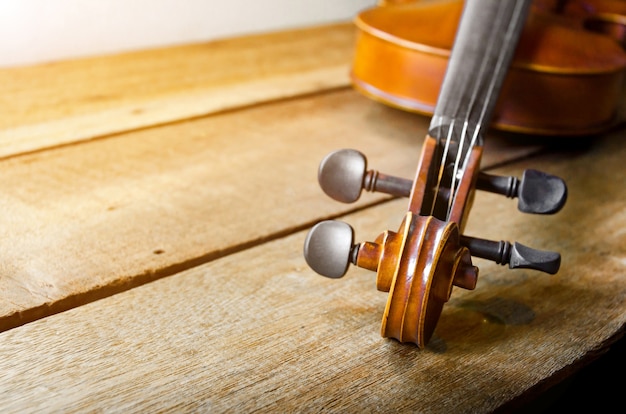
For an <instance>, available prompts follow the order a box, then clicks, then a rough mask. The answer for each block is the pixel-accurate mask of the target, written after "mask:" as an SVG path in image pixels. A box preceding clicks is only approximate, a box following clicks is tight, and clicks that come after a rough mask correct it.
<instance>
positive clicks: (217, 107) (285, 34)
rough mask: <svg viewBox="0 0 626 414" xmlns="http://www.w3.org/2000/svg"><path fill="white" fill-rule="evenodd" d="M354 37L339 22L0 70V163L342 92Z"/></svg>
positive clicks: (349, 26) (351, 32)
mask: <svg viewBox="0 0 626 414" xmlns="http://www.w3.org/2000/svg"><path fill="white" fill-rule="evenodd" d="M353 39H354V29H353V27H352V25H351V24H350V23H344V24H336V25H329V26H322V27H314V28H308V29H299V30H292V31H282V32H277V33H269V34H263V35H257V36H246V37H241V38H235V39H226V40H221V41H214V42H210V43H204V44H195V45H185V46H178V47H169V48H162V49H155V50H147V51H140V52H133V53H125V54H120V55H114V56H103V57H95V58H88V59H80V60H72V61H62V62H56V63H50V64H46V65H38V66H33V67H20V68H11V69H0V108H1V109H2V117H1V118H0V158H2V157H8V156H11V155H15V154H19V153H24V152H32V151H36V150H39V149H42V148H48V147H54V146H58V145H65V144H68V143H73V142H78V141H84V140H89V139H93V138H97V137H101V136H104V135H109V134H115V133H120V132H123V131H128V130H132V129H138V128H143V127H149V126H154V125H157V124H163V123H168V122H173V121H178V120H181V119H189V118H193V117H199V116H203V115H207V114H210V113H215V112H219V111H224V110H229V109H233V108H237V107H241V106H247V105H253V104H257V103H260V102H267V101H271V100H275V99H283V98H288V97H293V96H299V95H302V94H307V93H314V92H320V91H324V90H328V89H333V88H340V87H347V86H348V85H349V79H348V71H349V64H350V62H351V59H352V48H353ZM313 50H314V51H315V53H312V52H311V51H313Z"/></svg>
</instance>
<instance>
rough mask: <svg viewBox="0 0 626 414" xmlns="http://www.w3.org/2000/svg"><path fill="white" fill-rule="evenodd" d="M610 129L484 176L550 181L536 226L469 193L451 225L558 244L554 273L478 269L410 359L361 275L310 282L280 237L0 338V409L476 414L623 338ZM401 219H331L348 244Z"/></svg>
mask: <svg viewBox="0 0 626 414" xmlns="http://www.w3.org/2000/svg"><path fill="white" fill-rule="evenodd" d="M621 137H622V132H617V133H615V134H613V135H612V136H611V137H606V138H601V139H598V140H596V141H594V142H593V143H592V145H591V146H590V147H589V148H583V150H582V151H569V152H568V151H565V152H563V153H561V154H552V155H546V156H544V157H541V158H539V159H529V160H526V161H524V162H522V163H518V164H513V165H510V166H509V167H507V168H505V169H501V170H499V171H498V172H500V173H511V172H514V173H517V174H519V173H520V172H521V170H522V169H523V168H528V167H533V168H541V169H544V170H546V171H549V172H551V173H554V174H559V175H561V176H562V177H564V178H565V179H566V180H567V182H568V184H569V187H570V199H569V201H568V204H567V205H566V206H565V208H564V210H563V211H562V212H561V213H560V214H559V215H556V216H553V217H535V216H529V215H523V214H521V213H518V212H517V211H516V209H515V202H514V201H512V200H509V201H507V200H506V199H504V198H502V197H499V196H495V195H489V194H483V193H479V194H477V198H476V203H475V205H474V208H473V210H472V211H473V214H472V215H471V216H470V219H469V222H468V226H467V232H468V233H469V234H473V235H476V236H484V237H491V238H500V237H503V238H512V239H517V240H519V241H521V242H525V243H528V244H531V245H533V246H535V247H538V248H554V249H558V250H561V252H562V253H563V259H564V260H563V266H562V268H561V271H560V272H559V273H558V274H557V275H554V276H546V275H543V274H538V273H536V272H532V271H525V270H518V271H509V270H507V269H504V268H502V267H500V266H497V265H495V264H488V263H484V262H480V263H479V266H480V267H481V275H480V278H479V282H478V286H477V288H476V290H474V291H463V290H459V289H455V291H454V292H453V295H452V299H451V300H450V302H449V303H448V305H447V306H446V307H445V308H444V312H443V315H442V318H441V320H440V323H439V325H438V327H437V329H436V331H435V335H434V338H433V340H432V341H431V343H430V344H429V346H428V347H427V348H426V349H425V350H423V351H419V350H418V349H417V348H416V347H414V346H407V345H401V344H399V343H398V342H396V341H394V340H387V339H382V338H381V337H380V336H379V331H378V327H379V322H380V317H381V313H382V310H383V309H384V303H385V299H386V298H385V296H386V295H385V294H384V293H381V292H378V291H377V290H376V288H375V274H374V273H372V272H368V271H366V270H362V269H358V268H353V269H351V271H350V272H349V274H348V275H347V276H346V277H345V278H344V279H342V280H329V279H325V278H322V277H319V276H317V275H315V274H314V273H313V272H312V271H311V270H309V269H308V268H307V267H306V264H305V262H304V259H303V258H302V252H301V246H302V242H303V239H304V234H303V233H295V234H292V235H289V236H288V237H285V238H281V239H278V240H274V241H270V242H267V243H263V244H262V245H260V246H257V247H254V248H251V249H246V250H245V251H241V252H238V253H235V254H232V255H230V256H228V257H224V258H221V259H219V260H215V261H213V262H211V263H208V264H205V265H202V266H199V267H196V268H193V269H190V270H188V271H185V272H182V273H180V274H177V275H173V276H171V277H168V278H165V279H161V280H159V281H155V282H154V283H150V284H147V285H144V286H141V287H138V288H135V289H132V290H130V291H127V292H124V293H121V294H119V295H115V296H112V297H110V298H107V299H103V300H101V301H97V302H94V303H91V304H88V305H85V306H81V307H79V308H77V309H73V310H70V311H68V312H64V313H62V314H58V315H53V316H51V317H48V318H46V319H43V320H40V321H36V322H33V323H31V324H28V325H25V326H22V327H19V328H16V329H13V330H10V331H7V332H4V333H2V334H0V344H1V345H2V346H0V394H1V395H3V411H4V412H8V413H12V412H25V411H26V412H30V411H40V410H43V411H46V412H58V411H63V412H87V411H89V412H92V411H124V412H145V411H164V412H192V411H198V410H201V411H202V410H204V411H211V412H233V411H244V412H249V411H253V410H263V411H281V412H285V411H291V412H296V411H297V412H309V411H320V410H322V411H323V410H326V411H348V412H377V411H393V412H396V411H409V412H434V413H436V412H442V413H449V412H459V413H463V412H468V413H469V412H472V413H481V412H491V411H492V410H493V409H495V408H497V407H501V406H502V404H505V403H507V402H508V401H510V400H511V399H513V398H514V397H516V396H518V395H520V394H522V393H524V392H526V391H527V390H528V389H529V388H531V387H533V386H536V385H537V384H538V383H540V382H542V381H549V380H550V379H551V378H555V377H558V376H559V373H560V371H561V370H567V369H568V367H570V366H571V365H572V364H576V363H578V362H580V360H581V359H584V358H585V356H586V355H587V354H588V353H589V352H591V351H593V350H597V349H598V348H599V347H602V345H603V344H604V343H605V341H607V340H608V339H609V338H611V337H612V336H613V335H615V334H616V333H619V331H620V330H621V329H623V328H624V323H625V322H626V307H625V306H626V305H625V303H624V301H623V297H624V295H626V277H625V275H626V272H625V270H626V261H625V260H624V258H625V257H626V235H625V234H624V231H623V229H624V226H625V223H626V216H625V214H624V208H623V206H624V202H625V201H626V192H625V189H624V186H623V183H624V181H625V180H626V169H625V168H624V164H623V159H624V157H625V156H626V147H624V145H622V139H621ZM308 201H309V200H302V201H297V202H296V203H297V208H304V206H305V205H306V204H307V202H308ZM293 207H295V206H292V208H293ZM405 209H406V202H405V200H398V201H394V202H390V203H385V204H383V205H380V206H377V207H373V208H368V209H366V210H364V211H361V212H359V213H357V214H355V215H351V216H349V217H346V220H347V221H349V222H350V223H352V224H353V225H354V226H355V228H356V233H357V237H358V238H359V239H364V238H367V237H368V235H371V236H372V237H373V236H374V235H375V234H377V233H378V232H379V231H380V230H381V228H394V227H397V225H398V222H399V221H398V219H399V218H401V215H402V213H403V211H405ZM398 213H400V214H398ZM260 223H261V221H259V224H260Z"/></svg>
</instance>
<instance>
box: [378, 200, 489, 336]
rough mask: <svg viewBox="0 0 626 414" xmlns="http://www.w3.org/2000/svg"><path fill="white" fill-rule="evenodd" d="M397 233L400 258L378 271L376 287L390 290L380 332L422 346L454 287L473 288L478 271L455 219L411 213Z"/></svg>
mask: <svg viewBox="0 0 626 414" xmlns="http://www.w3.org/2000/svg"><path fill="white" fill-rule="evenodd" d="M395 237H396V240H395V245H396V248H400V249H401V250H402V251H400V252H398V254H399V255H400V257H401V259H400V260H397V261H395V263H394V264H395V266H394V268H392V269H390V268H389V267H385V266H379V269H378V279H377V286H378V289H379V290H383V291H389V296H388V298H387V305H386V308H385V312H384V315H383V320H382V327H381V334H382V336H383V337H388V338H395V339H397V340H399V341H401V342H412V343H415V344H417V346H418V347H420V348H423V347H425V346H426V344H427V343H428V341H429V340H430V337H431V336H432V334H433V331H434V330H435V326H436V325H437V321H438V320H439V317H440V315H441V311H442V309H443V305H444V304H445V303H446V302H447V301H448V299H449V298H450V294H451V292H452V286H453V285H459V286H462V287H464V288H469V289H473V288H474V286H475V285H476V278H477V271H478V270H477V269H476V268H475V267H474V266H473V265H472V262H471V256H470V253H469V250H468V249H467V248H465V247H462V246H461V245H460V236H459V229H458V226H457V225H456V223H454V222H444V221H441V220H438V219H436V218H434V217H432V216H418V215H414V214H413V213H411V212H409V213H407V215H406V217H405V219H404V221H403V222H402V225H401V226H400V231H399V232H398V234H396V235H395ZM398 238H399V239H400V240H401V242H400V241H399V240H398Z"/></svg>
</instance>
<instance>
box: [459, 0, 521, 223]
mask: <svg viewBox="0 0 626 414" xmlns="http://www.w3.org/2000/svg"><path fill="white" fill-rule="evenodd" d="M503 10H505V8H502V7H501V8H500V9H499V11H498V14H499V15H500V14H501V13H502V12H503ZM523 10H524V2H520V1H516V2H515V7H514V9H513V12H512V15H511V19H510V20H508V23H509V24H508V25H507V27H506V30H505V31H504V32H505V35H504V43H503V44H504V45H509V44H510V43H511V42H512V41H513V36H514V35H515V33H516V32H517V29H516V28H517V27H519V25H520V24H521V21H520V20H521V19H522V18H523V17H524V13H523ZM497 21H498V22H500V25H499V26H500V27H498V28H497V30H498V32H500V30H501V26H502V25H503V23H504V22H505V19H501V18H499V19H497ZM493 39H494V37H492V38H491V40H490V44H489V46H488V48H489V49H491V48H492V47H493V43H494V41H493ZM489 49H488V50H489ZM505 58H506V54H505V53H500V54H499V55H498V58H497V61H496V65H495V70H494V73H500V72H501V71H502V70H503V69H504V65H505ZM485 61H486V59H484V60H483V65H481V69H480V71H479V73H480V74H481V75H482V74H483V72H484V70H485V68H486V65H485V64H484V63H485ZM479 79H480V80H481V81H482V80H484V79H485V77H484V76H479ZM496 83H497V76H492V77H491V78H490V81H489V84H488V89H487V93H486V96H485V99H484V100H483V102H482V103H483V104H482V108H480V111H481V112H480V116H479V117H478V122H477V123H476V125H475V126H474V128H475V129H474V131H473V133H472V137H471V140H470V143H469V145H468V147H467V151H465V156H464V159H463V162H462V167H461V173H463V171H465V170H466V168H467V165H468V164H469V160H470V158H471V154H472V149H473V148H474V146H475V145H476V143H477V141H478V138H479V136H480V134H481V130H482V129H483V127H484V125H483V124H484V122H485V116H486V113H487V109H488V107H489V104H490V102H491V100H492V99H494V94H495V87H496ZM475 94H477V88H475V90H474V94H473V95H472V100H471V103H470V107H469V110H468V112H467V115H466V119H465V122H464V123H465V124H467V123H468V122H469V118H470V111H473V110H474V109H475V108H474V106H475ZM463 129H464V133H463V134H462V137H461V144H460V146H459V150H460V151H459V153H458V155H460V154H461V153H462V152H463V151H462V148H463V144H464V142H463V141H464V139H465V134H466V133H467V129H466V128H465V127H464V128H463ZM459 161H460V157H459V156H457V160H456V161H455V164H454V171H453V174H452V183H451V186H450V197H449V200H448V211H447V217H449V215H450V214H451V211H452V206H453V205H454V203H455V202H456V198H457V195H458V192H457V191H456V190H457V185H456V180H457V175H458V173H459V171H458V167H459Z"/></svg>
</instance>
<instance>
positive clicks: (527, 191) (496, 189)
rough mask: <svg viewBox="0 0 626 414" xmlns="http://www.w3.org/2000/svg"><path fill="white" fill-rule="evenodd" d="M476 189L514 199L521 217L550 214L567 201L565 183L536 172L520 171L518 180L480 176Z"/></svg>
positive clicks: (514, 178) (484, 174) (552, 176)
mask: <svg viewBox="0 0 626 414" xmlns="http://www.w3.org/2000/svg"><path fill="white" fill-rule="evenodd" d="M476 188H477V189H479V190H483V191H488V192H491V193H496V194H501V195H504V196H506V197H509V198H515V197H517V199H518V204H517V209H518V210H519V211H521V212H523V213H534V214H554V213H556V212H557V211H559V210H561V208H562V207H563V206H564V205H565V201H566V200H567V185H566V184H565V181H563V180H562V179H561V178H559V177H556V176H554V175H550V174H546V173H544V172H541V171H537V170H526V171H524V174H523V175H522V178H521V180H520V179H518V178H517V177H500V176H497V175H491V174H487V173H484V172H481V173H479V174H478V180H477V182H476Z"/></svg>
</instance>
